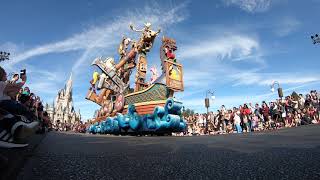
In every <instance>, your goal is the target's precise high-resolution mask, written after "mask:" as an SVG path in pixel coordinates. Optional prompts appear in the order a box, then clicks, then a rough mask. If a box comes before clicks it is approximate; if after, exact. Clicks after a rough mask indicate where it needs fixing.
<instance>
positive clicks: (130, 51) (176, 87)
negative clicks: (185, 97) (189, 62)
mask: <svg viewBox="0 0 320 180" xmlns="http://www.w3.org/2000/svg"><path fill="white" fill-rule="evenodd" d="M130 29H131V30H133V31H135V32H140V33H141V34H142V35H141V37H140V39H139V40H138V41H133V40H131V39H130V38H127V37H123V39H122V41H121V43H120V45H119V48H118V53H119V55H120V58H119V60H118V62H117V63H116V62H115V60H114V58H112V57H106V58H103V57H99V58H96V59H94V61H93V62H92V65H93V66H96V67H97V68H98V69H99V71H100V73H99V72H98V71H95V72H94V73H93V76H92V80H91V81H90V84H91V87H90V89H89V91H88V93H87V96H86V99H87V100H90V101H92V102H94V103H97V104H98V105H99V106H100V107H101V108H100V109H99V110H98V111H97V113H96V116H95V118H94V119H93V121H92V124H91V126H90V127H89V128H88V131H89V132H90V133H101V134H159V135H163V134H171V133H172V132H183V131H185V130H186V122H185V120H183V118H182V107H183V105H182V102H180V101H178V100H177V99H175V98H174V93H175V92H179V91H183V90H184V86H183V71H182V70H183V69H182V65H181V64H179V62H178V60H177V59H176V57H175V51H176V50H177V46H176V41H175V40H174V39H172V38H168V37H162V45H161V47H160V60H161V66H162V67H161V68H162V73H161V75H160V76H159V75H158V73H157V69H156V68H155V67H152V68H151V69H150V72H151V73H152V76H151V79H150V81H147V80H146V75H147V54H148V53H149V52H150V50H151V49H152V47H153V44H154V41H155V39H156V37H157V35H158V34H159V33H160V29H159V30H158V31H153V30H152V29H151V24H150V23H146V24H145V26H144V28H143V29H141V30H137V29H135V28H134V26H133V25H130ZM134 69H135V70H136V74H135V81H134V88H131V87H130V82H129V81H130V76H131V74H132V71H133V70H134Z"/></svg>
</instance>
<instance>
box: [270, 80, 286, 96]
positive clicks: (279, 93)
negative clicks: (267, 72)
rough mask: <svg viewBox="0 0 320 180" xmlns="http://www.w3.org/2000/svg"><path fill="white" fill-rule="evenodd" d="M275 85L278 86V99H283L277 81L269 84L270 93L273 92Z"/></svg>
mask: <svg viewBox="0 0 320 180" xmlns="http://www.w3.org/2000/svg"><path fill="white" fill-rule="evenodd" d="M275 85H278V95H279V98H280V99H282V97H283V92H282V88H281V87H280V83H279V82H278V81H273V83H272V84H271V86H270V87H271V89H270V90H271V91H272V92H274V86H275Z"/></svg>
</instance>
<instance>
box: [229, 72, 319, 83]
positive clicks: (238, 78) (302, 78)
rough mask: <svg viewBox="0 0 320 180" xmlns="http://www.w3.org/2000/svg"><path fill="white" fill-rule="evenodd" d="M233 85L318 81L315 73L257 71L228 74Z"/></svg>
mask: <svg viewBox="0 0 320 180" xmlns="http://www.w3.org/2000/svg"><path fill="white" fill-rule="evenodd" d="M230 77H231V79H233V81H234V85H235V86H237V85H262V86H264V85H270V84H271V83H272V82H273V81H275V80H276V81H278V82H280V84H303V83H310V82H315V81H320V78H319V77H318V76H317V75H316V74H302V73H287V72H281V73H258V72H250V71H247V72H245V71H244V72H238V73H234V74H232V75H230Z"/></svg>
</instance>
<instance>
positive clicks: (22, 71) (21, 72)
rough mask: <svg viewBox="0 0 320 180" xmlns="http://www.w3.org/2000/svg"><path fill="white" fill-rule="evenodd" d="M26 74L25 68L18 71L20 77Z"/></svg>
mask: <svg viewBox="0 0 320 180" xmlns="http://www.w3.org/2000/svg"><path fill="white" fill-rule="evenodd" d="M24 75H26V69H22V70H21V71H20V77H21V76H24Z"/></svg>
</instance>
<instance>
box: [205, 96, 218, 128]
mask: <svg viewBox="0 0 320 180" xmlns="http://www.w3.org/2000/svg"><path fill="white" fill-rule="evenodd" d="M208 95H210V96H211V99H215V98H216V97H215V96H214V91H210V90H208V91H207V93H206V98H205V100H204V103H205V107H206V108H207V117H206V127H205V132H204V133H205V134H207V133H208V117H209V107H210V99H209V97H208Z"/></svg>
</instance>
